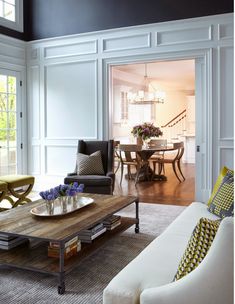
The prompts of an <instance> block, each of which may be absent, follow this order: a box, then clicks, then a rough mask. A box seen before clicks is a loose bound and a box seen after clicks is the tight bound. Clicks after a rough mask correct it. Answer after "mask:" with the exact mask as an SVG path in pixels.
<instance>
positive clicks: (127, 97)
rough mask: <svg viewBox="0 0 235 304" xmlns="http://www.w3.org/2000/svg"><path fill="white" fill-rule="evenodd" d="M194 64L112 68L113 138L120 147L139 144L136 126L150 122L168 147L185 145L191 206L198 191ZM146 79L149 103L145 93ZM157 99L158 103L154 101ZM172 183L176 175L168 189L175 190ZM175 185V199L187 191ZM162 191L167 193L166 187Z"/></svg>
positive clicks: (174, 62)
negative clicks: (196, 180)
mask: <svg viewBox="0 0 235 304" xmlns="http://www.w3.org/2000/svg"><path fill="white" fill-rule="evenodd" d="M195 64H196V63H195V59H186V60H171V61H151V62H147V61H145V62H141V63H135V64H120V65H115V66H111V75H112V76H111V77H112V79H111V83H112V88H111V92H112V94H111V99H112V109H113V110H112V116H113V117H112V137H113V138H114V140H117V141H120V142H121V143H136V139H135V138H134V137H133V135H132V134H131V130H132V128H133V126H135V125H137V124H142V123H144V122H151V123H153V124H154V125H155V126H157V127H159V128H160V129H161V130H162V132H163V136H162V138H164V139H166V140H167V142H168V143H174V142H177V141H183V142H184V147H185V152H184V155H183V158H182V163H183V168H184V169H185V170H184V171H185V173H184V174H185V177H186V181H187V182H186V183H190V185H186V186H187V187H188V189H190V193H191V196H190V194H189V193H188V197H187V200H188V201H189V202H190V201H193V200H194V191H195V139H196V131H195V130H196V121H195V112H196V109H195V78H196V77H195V71H196V68H195ZM146 78H147V80H148V83H147V85H148V91H149V94H150V95H149V96H150V97H149V99H148V100H147V98H146V96H144V93H143V92H144V91H145V88H144V86H145V84H144V81H145V80H146ZM154 95H156V96H157V97H158V98H159V99H157V98H156V99H154ZM141 97H142V99H141ZM169 174H170V175H171V173H169ZM170 179H174V175H172V176H169V178H168V182H167V183H165V188H167V186H166V185H167V184H168V185H169V187H170V188H171V189H172V184H171V182H170ZM175 182H176V183H175ZM173 184H174V187H175V189H174V195H175V194H176V193H177V192H179V191H181V190H180V189H183V188H184V186H182V185H181V186H179V185H178V183H177V181H173ZM161 189H162V190H164V187H163V183H161ZM165 191H168V190H167V189H165ZM172 191H173V190H172ZM149 193H151V191H150V192H149ZM168 194H169V193H168Z"/></svg>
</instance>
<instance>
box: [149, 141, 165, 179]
mask: <svg viewBox="0 0 235 304" xmlns="http://www.w3.org/2000/svg"><path fill="white" fill-rule="evenodd" d="M166 145H167V139H151V140H150V142H149V146H150V147H157V148H162V147H165V146H166ZM164 153H165V152H163V151H159V152H155V153H154V154H153V155H152V156H151V157H150V159H149V161H150V164H152V165H153V171H154V172H155V171H156V164H157V160H158V159H159V158H163V157H164ZM162 171H163V173H164V174H165V168H164V164H163V166H162Z"/></svg>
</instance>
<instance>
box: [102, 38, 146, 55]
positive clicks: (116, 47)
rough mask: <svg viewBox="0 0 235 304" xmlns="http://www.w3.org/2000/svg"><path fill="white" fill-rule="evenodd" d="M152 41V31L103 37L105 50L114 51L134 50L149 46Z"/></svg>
mask: <svg viewBox="0 0 235 304" xmlns="http://www.w3.org/2000/svg"><path fill="white" fill-rule="evenodd" d="M150 41H151V33H145V34H144V33H143V34H136V35H128V36H119V37H116V38H104V39H103V41H102V42H103V43H102V45H103V48H102V49H103V52H114V51H121V50H134V49H141V48H149V47H150V46H151V45H150Z"/></svg>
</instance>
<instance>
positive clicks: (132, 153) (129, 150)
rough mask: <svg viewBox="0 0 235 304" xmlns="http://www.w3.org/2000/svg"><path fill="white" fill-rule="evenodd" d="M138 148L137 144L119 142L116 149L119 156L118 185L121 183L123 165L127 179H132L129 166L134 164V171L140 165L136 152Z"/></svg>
mask: <svg viewBox="0 0 235 304" xmlns="http://www.w3.org/2000/svg"><path fill="white" fill-rule="evenodd" d="M138 149H139V146H137V145H134V144H120V145H119V148H118V151H119V156H120V164H121V178H120V185H121V184H122V178H123V171H124V166H127V175H128V178H129V179H132V176H131V166H134V167H135V169H136V171H138V169H139V167H140V159H139V156H138V154H137V153H136V152H137V151H138Z"/></svg>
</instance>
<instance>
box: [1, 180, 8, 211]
mask: <svg viewBox="0 0 235 304" xmlns="http://www.w3.org/2000/svg"><path fill="white" fill-rule="evenodd" d="M6 194H7V183H5V182H1V181H0V202H1V201H2V200H3V199H4V198H5V196H6ZM4 210H5V209H4V208H1V207H0V212H1V211H4Z"/></svg>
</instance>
